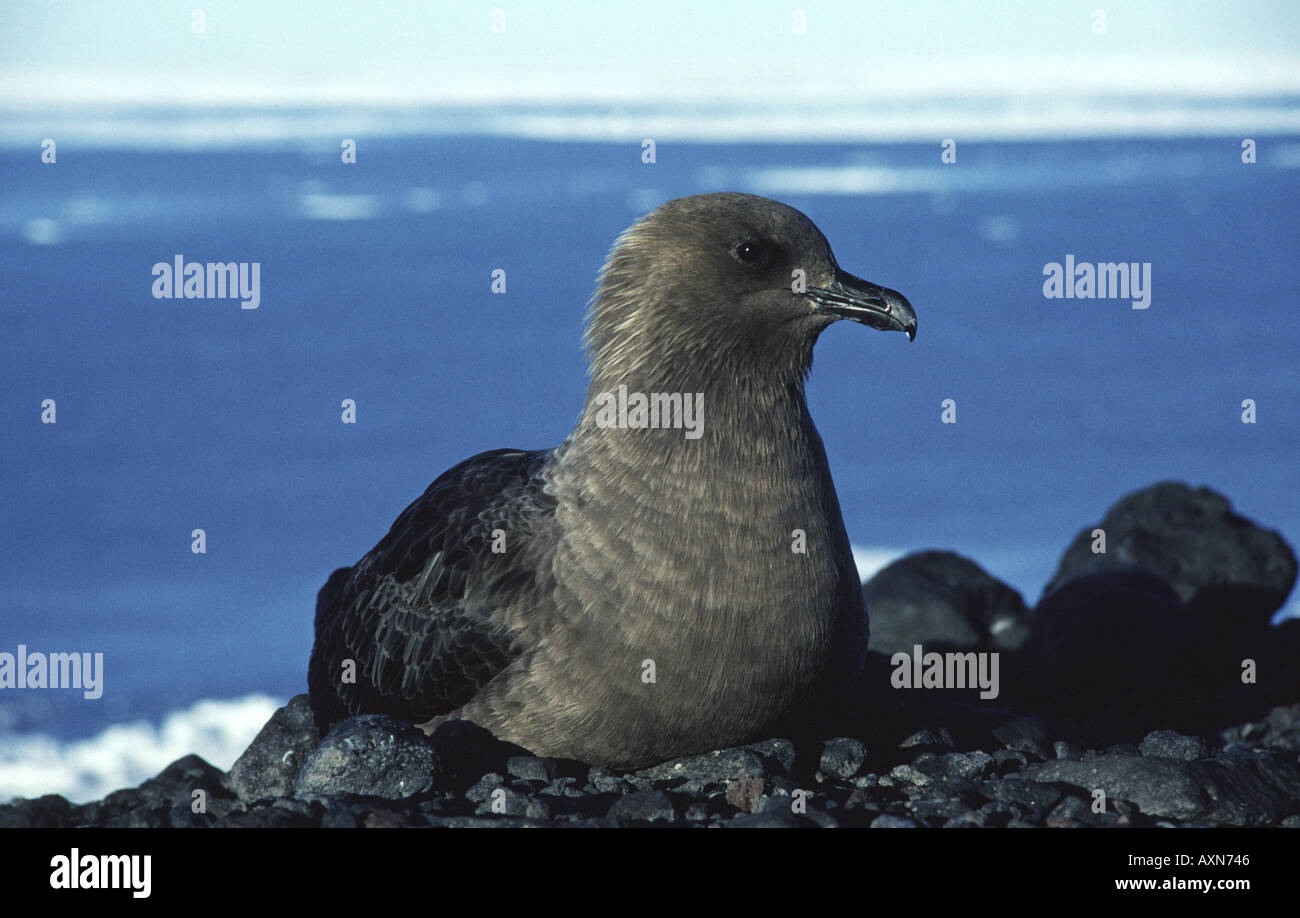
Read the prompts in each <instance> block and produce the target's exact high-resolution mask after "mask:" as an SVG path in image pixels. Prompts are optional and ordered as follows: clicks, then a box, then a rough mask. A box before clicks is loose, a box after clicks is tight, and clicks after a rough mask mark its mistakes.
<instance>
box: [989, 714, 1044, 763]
mask: <svg viewBox="0 0 1300 918" xmlns="http://www.w3.org/2000/svg"><path fill="white" fill-rule="evenodd" d="M993 736H994V738H995V739H997V741H998V742H999V743H1001V744H1002V745H1003V746H1005V747H1006V748H1007V749H1012V750H1015V751H1017V752H1027V753H1029V754H1030V755H1033V756H1036V757H1038V758H1040V759H1048V758H1051V753H1050V752H1049V751H1048V748H1047V744H1048V743H1049V742H1050V740H1051V737H1050V734H1049V733H1048V731H1047V727H1046V725H1044V723H1043V721H1042V719H1041V718H1038V717H1032V716H1031V717H1017V718H1016V719H1015V720H1012V721H1009V722H1008V723H1005V724H1003V725H1002V726H1000V727H994V728H993Z"/></svg>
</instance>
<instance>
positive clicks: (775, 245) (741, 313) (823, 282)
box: [587, 192, 916, 373]
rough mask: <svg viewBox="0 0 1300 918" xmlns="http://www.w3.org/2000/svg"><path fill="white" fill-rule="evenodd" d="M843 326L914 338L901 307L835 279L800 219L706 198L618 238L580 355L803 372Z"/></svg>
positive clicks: (744, 198)
mask: <svg viewBox="0 0 1300 918" xmlns="http://www.w3.org/2000/svg"><path fill="white" fill-rule="evenodd" d="M839 319H851V320H853V321H855V322H860V323H862V324H863V325H867V326H870V327H871V328H877V329H882V330H886V331H901V332H906V333H907V336H908V338H909V339H910V338H914V337H915V336H916V313H915V312H913V310H912V306H911V304H910V303H908V301H907V298H906V297H904V296H903V295H902V294H901V293H898V292H896V291H894V290H890V289H888V288H885V287H881V286H878V285H876V284H873V283H870V282H868V281H864V280H862V279H861V278H859V277H855V276H854V275H852V274H849V273H848V272H847V271H844V270H842V269H841V268H840V266H839V265H838V263H837V262H836V261H835V256H834V254H833V253H832V252H831V247H830V244H829V243H828V242H827V241H826V237H825V236H823V235H822V233H821V231H820V230H819V229H817V227H816V225H814V224H813V222H812V221H811V220H809V219H808V218H807V217H805V216H804V215H803V214H802V213H800V212H799V211H797V210H795V209H794V208H793V207H789V206H787V205H785V204H781V203H780V202H777V201H772V200H769V199H768V198H762V197H758V196H756V195H749V194H737V193H731V192H724V193H718V194H703V195H696V196H693V197H687V198H677V199H676V200H673V201H669V202H668V203H666V204H664V205H662V206H660V207H659V208H657V209H656V210H654V211H653V212H651V213H650V214H648V215H647V216H646V217H644V218H642V219H641V220H640V221H638V222H637V223H636V224H634V225H633V226H632V227H631V228H629V229H628V230H627V231H626V232H624V233H623V235H622V236H620V237H619V239H618V241H617V242H616V243H615V245H614V249H613V251H612V252H611V253H610V256H609V259H608V260H607V261H606V263H605V267H604V269H603V270H602V272H601V276H600V283H599V286H598V288H597V291H596V296H595V297H594V299H593V301H592V308H591V312H590V316H589V323H588V328H587V345H588V348H589V350H590V351H591V354H592V358H593V361H595V362H596V363H600V362H602V361H611V362H616V363H628V362H629V361H632V360H634V356H635V355H636V354H647V353H656V354H658V355H659V356H660V357H661V358H662V357H664V356H668V355H671V356H675V357H679V358H684V359H688V360H689V359H692V358H694V359H698V360H708V359H709V358H710V356H711V355H712V356H717V355H719V354H727V355H729V359H732V360H733V365H734V359H735V358H736V357H739V358H741V360H742V362H749V361H751V360H756V361H758V362H759V363H760V364H766V365H769V366H774V365H777V366H779V365H781V364H788V365H790V366H792V367H793V368H794V369H796V370H798V371H799V372H801V373H802V372H806V371H807V367H808V365H810V363H811V350H812V345H813V343H814V342H815V341H816V339H817V336H818V335H820V334H821V332H822V331H823V330H824V329H825V328H826V327H827V326H829V325H830V324H831V323H833V322H836V321H838V320H839ZM665 351H667V352H668V354H667V355H666V354H665V353H664V352H665Z"/></svg>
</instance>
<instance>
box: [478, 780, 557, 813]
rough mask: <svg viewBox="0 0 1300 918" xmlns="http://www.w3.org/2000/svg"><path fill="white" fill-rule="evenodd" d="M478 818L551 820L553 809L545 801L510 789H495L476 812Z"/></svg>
mask: <svg viewBox="0 0 1300 918" xmlns="http://www.w3.org/2000/svg"><path fill="white" fill-rule="evenodd" d="M474 812H475V814H476V815H478V816H489V815H502V816H518V817H524V818H526V819H550V818H551V809H550V807H548V806H547V805H546V803H545V802H544V801H541V800H537V799H535V798H533V797H529V796H528V795H526V794H521V793H520V792H519V791H516V790H512V789H511V788H508V787H494V788H492V790H491V791H489V793H488V797H487V799H486V800H484V801H483V803H482V804H481V805H480V806H479V808H478V809H477V810H475V811H474Z"/></svg>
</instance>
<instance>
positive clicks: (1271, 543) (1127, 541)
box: [1044, 482, 1296, 627]
mask: <svg viewBox="0 0 1300 918" xmlns="http://www.w3.org/2000/svg"><path fill="white" fill-rule="evenodd" d="M1096 528H1101V529H1104V530H1105V532H1106V554H1104V555H1102V554H1093V553H1092V550H1091V545H1092V542H1093V537H1092V530H1093V529H1096ZM1116 565H1130V566H1135V567H1140V568H1143V569H1145V570H1148V571H1151V572H1152V573H1154V574H1156V575H1158V576H1159V577H1161V578H1162V579H1163V580H1165V581H1166V582H1167V583H1168V584H1169V585H1170V586H1172V587H1173V589H1174V592H1175V593H1176V594H1177V596H1178V597H1179V599H1180V600H1181V601H1182V602H1184V603H1187V604H1189V605H1195V606H1200V607H1204V608H1206V609H1208V610H1213V612H1215V613H1219V614H1221V615H1222V616H1223V617H1226V618H1228V619H1230V621H1231V623H1232V626H1235V627H1240V626H1241V625H1244V624H1248V623H1251V622H1254V623H1257V624H1263V623H1265V622H1267V620H1268V617H1269V616H1270V615H1271V614H1272V613H1273V612H1274V611H1276V610H1277V609H1279V608H1280V607H1281V605H1282V603H1283V602H1284V601H1285V600H1286V597H1287V594H1288V593H1290V592H1291V587H1292V586H1294V584H1295V580H1296V557H1295V553H1294V552H1293V551H1292V550H1291V547H1290V546H1289V545H1288V544H1287V543H1286V540H1285V539H1283V538H1282V536H1281V535H1279V534H1278V533H1276V532H1272V531H1270V530H1267V529H1262V528H1261V527H1259V526H1257V525H1256V524H1255V523H1253V522H1251V521H1250V520H1248V519H1246V518H1245V517H1242V516H1238V515H1237V514H1235V513H1233V512H1232V504H1231V503H1230V502H1229V501H1228V499H1227V498H1226V497H1224V496H1222V495H1221V494H1217V493H1215V492H1214V491H1211V490H1210V489H1209V488H1196V489H1192V488H1190V487H1188V486H1187V485H1185V484H1182V483H1179V482H1161V483H1159V484H1155V485H1152V486H1150V487H1148V488H1144V489H1142V490H1140V491H1135V492H1133V493H1132V494H1129V495H1126V496H1125V497H1123V498H1121V499H1120V500H1119V501H1118V502H1117V503H1116V504H1115V505H1114V506H1112V507H1111V508H1110V510H1108V511H1107V512H1106V516H1105V518H1104V519H1103V520H1102V521H1101V523H1100V525H1099V526H1089V527H1087V528H1085V529H1084V530H1082V531H1081V532H1080V533H1079V535H1078V536H1076V537H1075V539H1074V541H1073V542H1072V543H1071V544H1070V547H1069V548H1068V549H1067V550H1066V552H1065V555H1064V557H1062V559H1061V563H1060V566H1059V567H1058V569H1057V571H1056V574H1055V575H1054V576H1053V577H1052V580H1051V582H1050V583H1048V585H1047V588H1046V590H1045V591H1044V596H1047V595H1049V594H1051V593H1052V592H1055V591H1056V590H1057V589H1059V588H1060V587H1061V586H1062V585H1063V584H1065V583H1066V582H1067V581H1069V580H1073V579H1075V578H1077V577H1079V576H1081V575H1085V574H1089V573H1095V572H1097V571H1104V570H1109V569H1111V568H1113V567H1114V566H1116Z"/></svg>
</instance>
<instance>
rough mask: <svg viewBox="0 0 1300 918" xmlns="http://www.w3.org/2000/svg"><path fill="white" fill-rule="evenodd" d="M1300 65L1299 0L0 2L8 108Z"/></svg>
mask: <svg viewBox="0 0 1300 918" xmlns="http://www.w3.org/2000/svg"><path fill="white" fill-rule="evenodd" d="M194 10H202V12H203V17H202V25H203V31H202V32H199V33H196V32H195V31H194V26H195V22H196V20H195V16H194ZM800 12H802V13H803V14H804V18H803V19H802V22H803V25H804V30H803V31H798V30H797V29H796V25H797V21H796V20H797V19H798V15H799V13H800ZM1098 13H1100V14H1101V15H1100V17H1099V16H1098ZM499 14H504V29H503V30H502V29H501V28H500V26H501V23H502V19H501V16H500V15H499ZM1099 25H1104V28H1103V29H1101V30H1098V26H1099ZM494 27H495V28H494ZM719 46H723V47H724V48H725V51H719V50H718V48H719ZM1298 61H1300V3H1295V2H1292V0H1271V2H1191V3H1188V2H1168V0H1157V2H1142V3H1107V2H1105V0H1086V2H1042V0H1038V2H1033V0H1016V2H1001V3H990V4H975V3H965V2H957V0H925V2H871V3H860V2H845V3H828V2H804V3H793V2H786V3H774V2H747V3H740V2H723V3H706V4H700V3H693V2H689V0H658V2H643V0H636V2H620V3H583V2H523V0H495V2H486V3H475V2H426V0H378V2H367V3H355V2H312V3H287V2H286V3H267V2H263V0H221V2H206V3H201V2H199V0H191V2H190V3H176V2H170V3H169V2H160V0H137V2H59V0H55V2H40V3H36V2H13V0H10V2H5V3H3V4H0V105H4V104H5V102H4V101H3V100H8V104H9V105H42V104H46V105H47V104H51V103H64V104H67V103H76V102H95V103H100V104H110V103H132V104H137V103H141V102H158V103H169V104H186V105H216V104H221V105H230V104H289V105H292V104H311V103H316V102H326V103H339V102H355V101H383V102H387V103H399V104H400V103H409V102H419V103H424V102H439V103H456V102H463V103H479V102H482V101H484V100H492V99H497V100H510V99H522V100H537V99H545V100H549V101H556V100H564V99H573V100H584V99H585V100H591V99H607V100H620V101H630V100H635V99H637V98H644V99H656V100H665V99H673V98H683V99H694V100H710V99H718V98H734V99H742V98H743V99H747V100H750V101H755V102H762V101H763V100H766V99H771V100H777V101H779V100H789V99H799V98H804V99H809V100H816V99H819V98H834V97H837V96H846V95H847V96H861V97H872V96H876V97H887V98H905V97H907V96H908V95H912V94H920V95H926V94H936V93H940V94H956V95H961V94H979V93H988V92H999V93H1008V92H1019V93H1026V94H1035V93H1038V94H1041V93H1056V92H1063V91H1070V92H1121V91H1122V92H1142V91H1149V92H1159V93H1169V92H1187V93H1197V94H1207V95H1219V94H1225V93H1226V94H1257V95H1258V94H1270V93H1279V92H1296V91H1300V66H1298V65H1297V62H1298Z"/></svg>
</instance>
